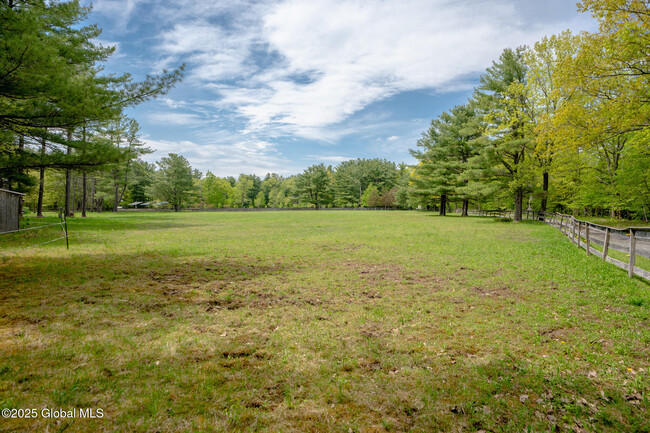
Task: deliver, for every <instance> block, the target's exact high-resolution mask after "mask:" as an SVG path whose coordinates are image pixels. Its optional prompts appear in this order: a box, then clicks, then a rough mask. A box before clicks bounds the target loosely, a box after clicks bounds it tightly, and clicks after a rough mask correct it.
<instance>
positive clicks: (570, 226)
mask: <svg viewBox="0 0 650 433" xmlns="http://www.w3.org/2000/svg"><path fill="white" fill-rule="evenodd" d="M469 214H470V215H474V216H490V217H500V218H512V217H514V211H510V210H505V211H504V210H475V209H474V210H470V211H469ZM522 218H523V219H527V220H537V221H543V222H545V223H546V224H549V225H551V226H553V227H557V228H558V229H560V231H561V232H562V233H563V234H565V235H566V236H567V237H568V238H569V240H570V241H571V242H573V243H574V244H576V245H577V246H578V247H580V248H583V249H584V250H585V251H586V253H587V255H588V256H589V255H591V254H593V255H595V256H598V257H600V258H602V259H603V260H605V261H607V262H609V263H611V264H613V265H616V266H618V267H619V268H622V269H625V270H626V271H627V274H628V276H629V277H630V278H631V277H633V276H634V275H638V276H639V277H641V278H645V279H646V280H650V272H649V271H647V270H645V269H642V268H640V267H638V266H636V258H637V257H645V258H648V259H650V227H626V228H616V227H608V226H603V225H600V224H594V223H591V222H589V221H582V220H578V219H576V218H575V217H573V216H571V215H564V214H561V213H550V212H535V211H530V210H529V211H523V212H522ZM593 245H598V246H600V247H602V251H599V250H597V249H595V248H594V247H593ZM612 250H614V251H620V252H622V253H624V254H626V255H627V257H628V260H627V263H626V262H624V261H621V260H618V259H615V258H614V257H612V256H610V255H609V254H610V251H612Z"/></svg>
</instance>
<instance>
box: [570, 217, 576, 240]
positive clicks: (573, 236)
mask: <svg viewBox="0 0 650 433" xmlns="http://www.w3.org/2000/svg"><path fill="white" fill-rule="evenodd" d="M571 242H573V243H575V242H576V219H575V218H574V217H571Z"/></svg>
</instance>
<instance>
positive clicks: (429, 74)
mask: <svg viewBox="0 0 650 433" xmlns="http://www.w3.org/2000/svg"><path fill="white" fill-rule="evenodd" d="M85 4H86V5H88V4H90V2H86V3H85ZM92 5H93V12H92V13H91V15H90V17H89V20H88V21H89V22H91V23H96V24H98V25H99V26H100V27H101V28H102V29H103V33H102V35H101V37H100V42H101V43H102V44H104V45H115V46H116V47H117V50H116V53H115V54H114V55H113V56H112V58H111V59H110V61H109V62H108V64H107V65H106V70H107V72H130V73H132V74H133V75H134V76H135V77H142V76H144V74H147V73H156V72H159V71H160V70H161V69H162V68H174V67H176V66H178V65H180V64H181V63H185V64H186V67H187V69H186V75H185V79H184V80H183V82H182V83H180V84H179V85H177V86H176V88H175V89H174V90H172V91H171V92H170V93H168V94H167V95H165V96H163V97H160V98H158V99H156V100H154V101H151V102H147V103H146V104H142V105H140V106H138V107H136V108H135V109H133V110H130V112H129V113H128V114H129V115H130V116H132V117H134V118H135V119H136V120H137V121H138V122H139V123H140V125H141V128H142V131H141V133H142V139H143V141H145V142H146V143H147V144H148V145H149V146H150V147H152V148H154V149H156V152H155V153H153V154H151V155H147V157H146V158H145V159H146V160H148V161H151V162H153V161H155V160H158V159H160V157H162V156H165V155H166V154H167V153H170V152H174V153H179V154H182V155H184V156H185V157H186V158H187V159H188V160H189V161H190V163H191V164H192V166H193V167H194V168H198V169H199V170H201V171H203V172H206V171H207V170H210V171H212V172H213V173H214V174H216V175H218V176H230V175H234V176H236V175H238V174H239V173H254V174H258V175H261V176H263V175H264V174H266V173H267V172H275V173H279V174H283V175H290V174H296V173H299V172H301V171H302V170H303V169H304V168H306V167H308V166H309V165H311V164H315V163H320V162H323V163H325V164H333V165H336V164H337V163H338V162H340V161H343V160H346V159H352V158H386V159H388V160H391V161H395V162H406V163H412V162H413V159H412V157H411V156H410V155H409V152H408V150H409V148H414V147H416V142H417V139H418V138H419V137H420V134H421V133H422V131H424V130H425V129H426V128H427V127H428V125H429V122H430V121H431V119H433V118H435V117H436V116H437V115H439V114H440V113H442V112H443V111H446V110H448V109H450V108H451V107H453V106H454V105H457V104H462V103H465V102H466V101H467V98H468V97H469V96H470V95H471V93H472V89H473V88H474V87H475V86H476V85H477V83H478V80H479V77H480V75H481V73H482V72H483V71H484V70H485V68H487V67H489V66H490V65H491V63H492V61H493V60H495V59H497V58H498V57H499V55H500V53H501V52H502V51H503V49H504V48H507V47H511V48H514V47H516V46H519V45H532V44H533V43H534V42H535V41H538V40H539V39H541V38H542V37H543V36H544V35H551V34H555V33H559V32H560V31H562V30H565V29H567V28H568V29H571V30H573V31H575V32H577V31H581V30H590V31H591V30H595V28H596V25H595V22H594V20H593V19H592V18H591V17H590V16H588V15H585V14H579V13H578V12H577V11H576V6H575V4H574V3H573V2H572V1H571V0H541V1H540V0H278V1H263V2H256V1H247V0H211V1H208V0H175V1H168V0H97V1H94V2H93V3H92Z"/></svg>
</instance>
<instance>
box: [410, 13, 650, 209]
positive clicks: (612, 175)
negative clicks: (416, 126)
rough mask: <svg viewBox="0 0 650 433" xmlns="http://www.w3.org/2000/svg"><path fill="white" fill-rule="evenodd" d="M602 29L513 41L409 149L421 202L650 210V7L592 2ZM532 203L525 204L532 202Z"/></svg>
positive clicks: (443, 206)
mask: <svg viewBox="0 0 650 433" xmlns="http://www.w3.org/2000/svg"><path fill="white" fill-rule="evenodd" d="M578 6H579V8H580V10H581V11H582V12H590V13H592V14H593V16H594V17H595V18H596V19H597V20H598V23H599V31H598V32H595V33H587V32H583V33H580V34H578V35H574V34H572V33H571V32H569V31H565V32H563V33H561V34H558V35H554V36H550V37H545V38H543V39H542V40H541V41H539V42H537V43H536V44H534V46H532V47H520V48H517V49H506V50H505V51H504V52H503V53H502V55H501V56H500V58H499V59H498V60H497V61H495V62H493V65H492V66H491V67H490V68H488V69H487V70H486V71H485V73H484V74H483V75H482V77H481V80H480V84H479V85H478V86H477V87H476V89H475V91H474V94H473V96H472V97H471V98H470V99H469V101H468V102H467V103H466V104H464V105H460V106H456V107H453V108H452V109H450V110H449V111H447V112H445V113H443V114H441V115H440V116H439V117H438V118H436V119H434V120H433V121H432V122H431V126H430V128H429V129H428V130H427V131H425V132H424V133H423V134H422V138H421V139H420V140H419V141H418V143H417V147H418V149H416V150H412V154H413V156H414V157H415V158H417V160H418V164H417V165H416V166H415V167H414V170H413V173H412V176H411V180H410V196H411V197H412V199H413V200H414V201H416V202H420V203H424V204H428V205H432V204H433V203H439V208H440V210H441V214H444V213H445V211H446V209H447V207H448V206H447V202H448V201H450V200H452V201H457V202H461V203H462V212H463V214H464V215H466V214H467V209H468V207H469V206H470V204H473V205H481V204H482V205H483V206H488V207H514V209H515V217H514V219H515V220H516V221H518V220H521V216H522V211H523V208H524V206H526V205H528V206H531V207H532V208H533V209H535V210H541V211H547V210H552V211H562V212H572V213H574V214H578V213H582V214H587V215H609V216H611V217H618V218H621V217H627V218H642V219H644V220H645V221H647V220H648V207H649V206H650V146H649V145H648V139H649V138H650V136H649V129H648V125H649V121H650V104H649V99H648V98H649V97H650V81H649V79H648V78H649V73H650V69H649V66H648V65H649V63H648V58H649V57H648V56H649V55H650V54H649V53H650V40H649V39H648V34H649V33H650V26H649V25H648V24H649V23H648V20H649V17H650V12H649V10H648V5H647V1H643V0H584V1H582V3H580V4H579V5H578ZM526 202H528V203H526Z"/></svg>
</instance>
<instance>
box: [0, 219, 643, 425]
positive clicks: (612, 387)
mask: <svg viewBox="0 0 650 433" xmlns="http://www.w3.org/2000/svg"><path fill="white" fill-rule="evenodd" d="M50 220H54V218H53V217H52V218H50ZM32 222H33V223H34V224H40V221H36V220H33V221H32ZM69 225H70V232H71V247H70V250H69V251H66V250H65V247H62V243H61V242H60V241H59V242H56V243H53V244H49V245H45V246H43V247H39V248H36V249H27V250H23V251H21V252H18V253H8V252H7V251H8V250H12V249H14V248H18V247H20V246H21V245H27V244H29V243H32V242H33V243H35V242H37V241H38V240H41V239H42V240H46V239H44V238H43V236H51V237H52V238H54V237H56V235H58V233H57V232H56V228H54V229H52V230H50V229H44V230H43V232H42V233H35V232H39V231H38V230H34V231H32V232H25V233H21V234H19V235H4V237H1V238H0V247H1V248H2V250H1V251H0V263H1V265H0V335H1V336H2V338H1V339H0V407H1V408H23V409H31V408H36V409H37V410H38V416H37V418H35V419H11V418H9V419H7V418H4V419H0V430H1V431H39V432H43V431H49V432H55V431H66V432H113V431H122V432H200V431H205V432H212V431H268V432H346V433H347V432H403V431H413V432H438V431H440V432H461V431H462V432H477V431H485V432H514V431H518V432H522V431H531V432H533V431H534V432H546V431H549V432H555V431H575V432H585V431H597V432H648V431H650V415H649V413H648V409H649V398H650V394H649V391H650V380H649V379H650V373H649V371H648V368H649V367H650V365H649V363H648V360H649V359H650V314H649V311H650V292H649V290H650V286H649V285H648V283H646V282H644V281H642V280H640V279H637V278H635V279H628V278H627V274H626V272H625V271H623V270H621V269H618V268H616V267H614V266H612V265H609V264H607V263H603V262H602V261H601V260H600V259H598V258H596V257H593V256H592V257H589V258H588V257H586V256H585V253H584V251H583V250H578V249H577V248H576V247H575V246H573V245H571V244H570V243H569V241H568V240H567V239H566V238H565V237H564V236H563V235H562V234H560V232H559V231H558V230H556V229H554V228H551V227H549V226H546V225H544V224H541V223H537V222H523V223H519V224H514V223H509V222H503V221H500V220H495V219H491V218H460V217H438V216H435V215H433V214H430V213H425V212H354V211H347V212H345V211H323V212H309V211H300V212H298V211H296V212H249V213H180V214H175V213H138V214H133V213H120V214H116V215H113V214H103V215H101V216H96V215H93V216H91V217H89V218H87V219H83V220H82V219H81V218H75V219H74V220H70V223H69ZM48 230H50V231H48ZM3 251H4V252H3ZM43 408H50V409H63V410H72V409H73V408H78V409H80V408H93V409H95V410H97V409H102V411H103V414H104V415H103V418H101V419H80V418H75V419H60V418H59V419H55V418H44V417H42V416H41V409H43Z"/></svg>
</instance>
